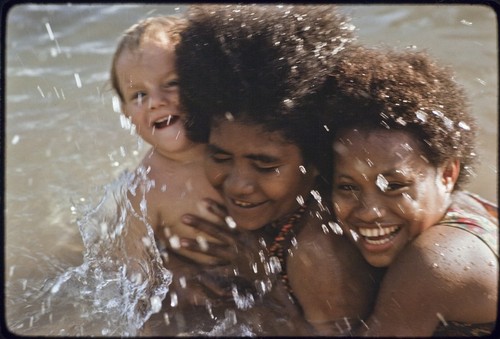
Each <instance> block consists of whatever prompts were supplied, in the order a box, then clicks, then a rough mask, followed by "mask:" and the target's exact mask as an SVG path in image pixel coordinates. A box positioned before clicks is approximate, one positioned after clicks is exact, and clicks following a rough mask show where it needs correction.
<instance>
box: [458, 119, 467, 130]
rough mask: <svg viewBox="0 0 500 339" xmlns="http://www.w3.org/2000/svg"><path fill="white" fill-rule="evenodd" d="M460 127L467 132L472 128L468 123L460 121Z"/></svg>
mask: <svg viewBox="0 0 500 339" xmlns="http://www.w3.org/2000/svg"><path fill="white" fill-rule="evenodd" d="M458 127H460V128H462V129H464V130H466V131H470V126H469V125H468V124H467V123H465V122H463V121H460V122H459V123H458Z"/></svg>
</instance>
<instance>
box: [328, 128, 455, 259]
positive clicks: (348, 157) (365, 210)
mask: <svg viewBox="0 0 500 339" xmlns="http://www.w3.org/2000/svg"><path fill="white" fill-rule="evenodd" d="M333 147H334V154H335V162H334V177H333V182H334V185H333V186H334V189H333V193H332V199H333V203H334V208H335V212H336V215H337V217H338V219H339V221H340V222H341V225H342V226H343V227H344V228H346V229H347V230H348V233H349V235H350V236H351V239H352V240H353V241H354V242H355V243H356V246H357V247H358V248H359V250H360V251H361V252H362V254H363V256H364V257H365V259H366V260H367V261H368V262H369V263H370V264H372V265H374V266H377V267H384V266H388V265H389V264H390V263H391V262H393V261H394V259H395V258H396V257H397V255H398V254H399V253H400V252H401V251H402V250H403V248H404V247H405V246H406V245H407V244H408V242H410V241H411V240H412V239H414V238H415V237H416V236H417V235H419V234H420V233H422V232H423V231H424V230H425V229H427V228H429V227H430V226H432V225H434V224H435V223H437V222H438V221H439V220H440V219H441V218H442V216H443V215H444V213H445V211H446V209H447V208H448V206H449V205H450V203H451V198H450V195H451V190H452V188H453V183H454V180H453V179H452V177H453V173H455V174H456V175H458V168H457V166H458V165H457V164H452V165H450V166H451V167H450V166H441V167H438V168H436V167H435V166H433V165H431V164H430V163H429V162H428V161H427V159H426V158H425V155H424V153H423V151H422V148H421V145H420V144H419V143H418V142H416V141H415V140H414V138H413V136H412V135H410V134H409V133H407V132H403V131H390V130H376V131H370V132H366V131H363V130H354V129H350V130H345V131H343V132H342V133H341V134H340V135H339V138H338V139H337V141H336V142H335V143H334V146H333ZM455 180H456V179H455Z"/></svg>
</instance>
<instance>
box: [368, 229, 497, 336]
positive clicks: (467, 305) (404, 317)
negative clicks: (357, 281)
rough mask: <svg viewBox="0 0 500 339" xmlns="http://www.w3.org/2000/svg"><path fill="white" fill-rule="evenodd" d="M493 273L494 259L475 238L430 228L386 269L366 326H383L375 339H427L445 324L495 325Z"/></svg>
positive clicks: (494, 278)
mask: <svg viewBox="0 0 500 339" xmlns="http://www.w3.org/2000/svg"><path fill="white" fill-rule="evenodd" d="M497 271H498V260H497V258H496V257H495V255H494V254H493V252H492V251H491V250H490V249H489V248H488V246H486V244H484V243H483V242H482V241H481V240H480V239H479V238H477V237H476V236H474V235H472V234H470V233H468V232H466V231H463V230H460V229H456V228H452V227H447V226H433V227H431V228H429V229H428V230H426V231H425V232H423V233H422V234H421V235H420V236H418V237H417V238H416V239H415V240H414V241H412V242H411V243H410V244H408V246H407V247H406V248H405V250H404V251H403V252H402V253H401V254H400V255H399V256H398V258H397V259H396V261H394V262H393V263H392V264H391V266H390V267H389V269H388V271H387V273H386V275H385V277H384V279H383V282H382V284H381V288H380V292H379V296H378V300H377V304H376V308H375V312H374V314H373V315H372V317H371V319H370V320H371V324H370V325H373V326H374V328H376V327H377V325H376V323H374V321H376V322H378V323H380V324H381V331H382V332H381V333H377V334H379V335H395V334H397V335H430V334H432V332H433V330H434V329H435V327H436V326H437V324H438V323H439V322H443V321H458V322H465V323H483V322H490V321H494V320H495V319H496V304H497ZM384 331H386V332H384ZM391 331H395V332H391ZM398 331H410V332H398ZM374 334H375V333H374Z"/></svg>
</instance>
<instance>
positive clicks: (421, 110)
mask: <svg viewBox="0 0 500 339" xmlns="http://www.w3.org/2000/svg"><path fill="white" fill-rule="evenodd" d="M343 53H344V57H343V58H341V59H338V60H337V61H336V62H335V63H334V64H333V66H332V68H331V77H330V79H329V80H328V81H327V83H326V85H325V90H326V91H327V92H328V93H329V94H328V96H329V99H328V104H327V106H326V109H325V112H327V118H328V119H329V124H328V125H329V126H330V129H331V131H332V132H333V133H332V135H333V136H334V135H335V134H336V133H337V132H338V131H339V130H341V129H345V128H348V127H357V128H367V129H373V128H385V129H397V130H404V131H409V132H410V133H412V134H413V135H414V136H415V138H416V140H417V141H420V143H421V145H422V147H423V150H424V152H425V154H426V157H427V159H428V160H429V162H430V163H431V164H432V165H433V166H439V165H442V164H444V163H445V162H446V161H447V160H449V159H453V158H456V159H459V160H460V167H461V168H460V170H461V171H460V175H459V177H458V180H457V183H456V185H455V189H460V188H461V187H462V185H463V184H465V183H466V182H467V181H468V180H469V179H470V177H471V176H472V174H473V167H474V163H475V161H476V152H475V143H476V133H477V131H476V129H477V125H476V122H475V119H474V117H473V116H472V114H471V113H470V111H469V107H468V102H467V98H466V95H465V92H464V89H463V88H462V87H461V86H460V85H459V84H457V83H456V82H455V80H454V76H453V72H452V70H451V69H450V68H449V67H443V66H440V65H438V64H437V62H436V61H435V60H433V59H432V58H431V57H430V56H429V54H428V53H426V52H423V51H410V50H405V51H395V50H390V49H387V50H378V49H369V48H364V47H361V46H359V45H358V46H355V45H351V46H350V47H349V48H348V49H346V50H345V51H344V52H343Z"/></svg>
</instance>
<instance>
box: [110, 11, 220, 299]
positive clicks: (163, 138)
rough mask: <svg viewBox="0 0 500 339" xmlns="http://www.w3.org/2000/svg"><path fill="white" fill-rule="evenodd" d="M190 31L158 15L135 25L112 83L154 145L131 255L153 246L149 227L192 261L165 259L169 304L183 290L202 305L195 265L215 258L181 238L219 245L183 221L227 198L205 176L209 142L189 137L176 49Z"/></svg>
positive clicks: (132, 225) (137, 196)
mask: <svg viewBox="0 0 500 339" xmlns="http://www.w3.org/2000/svg"><path fill="white" fill-rule="evenodd" d="M184 26H185V21H184V20H183V19H181V18H176V17H151V18H148V19H145V20H142V21H140V22H138V23H137V24H134V25H133V26H131V27H130V28H129V29H128V30H126V31H125V32H124V34H123V36H122V37H121V39H120V41H119V43H118V46H117V49H116V51H115V54H114V56H113V60H112V66H111V83H112V87H113V89H114V90H115V91H116V93H117V95H118V97H119V100H120V104H121V110H122V112H123V114H124V115H125V116H126V117H127V118H129V119H130V121H131V123H132V124H133V126H135V129H136V131H137V133H138V134H139V136H140V137H141V138H142V139H143V140H144V141H146V142H147V143H148V144H150V145H151V148H150V150H149V151H148V152H147V154H146V156H145V157H144V159H143V160H142V161H141V163H140V165H139V166H138V167H137V169H136V170H135V172H134V173H133V179H132V181H131V183H132V184H131V185H130V186H129V188H128V190H127V197H128V201H129V203H130V205H129V206H130V207H131V208H129V210H128V211H127V212H126V213H127V223H128V224H127V234H126V239H127V240H126V244H127V245H126V246H127V248H128V253H129V255H130V254H132V255H133V253H139V252H138V251H143V249H144V245H149V244H148V243H147V241H146V242H141V239H147V237H145V235H146V232H147V227H146V224H149V225H150V226H151V229H152V230H153V233H154V238H155V240H156V242H157V245H158V248H159V249H160V251H162V249H165V247H169V248H173V249H176V250H177V251H178V252H179V253H180V254H183V255H184V257H185V259H183V260H177V258H176V257H175V254H173V253H172V252H171V251H169V255H167V254H166V252H165V251H163V253H162V254H163V259H164V263H165V266H166V268H167V269H169V270H170V271H171V273H172V274H173V276H172V279H173V281H172V284H171V285H170V287H169V291H170V292H169V297H170V299H174V301H175V303H182V300H181V299H182V297H181V296H180V295H179V294H180V293H181V292H183V291H184V292H186V293H185V294H184V296H185V297H186V298H188V299H187V301H188V303H191V304H193V303H194V304H203V302H204V299H203V294H201V292H199V293H198V292H197V291H198V290H197V289H196V284H197V274H198V273H199V272H198V271H197V268H196V267H195V266H192V265H191V264H190V261H189V260H190V259H196V261H197V262H202V263H206V264H210V263H211V260H212V258H211V257H209V256H207V255H204V254H202V253H200V254H194V253H192V252H189V251H184V250H183V249H182V248H180V247H179V245H178V242H179V241H178V239H179V238H180V237H186V238H189V239H193V240H196V241H198V242H199V243H200V244H202V245H203V244H205V242H206V241H213V242H216V240H213V239H210V237H207V236H204V235H203V234H202V233H200V232H198V231H196V230H193V228H191V227H187V226H186V225H184V224H183V223H182V222H181V215H183V214H185V213H194V214H196V215H204V216H205V217H207V218H212V220H213V218H214V217H213V216H212V217H211V215H212V214H207V213H204V207H203V203H202V202H201V199H202V198H206V197H211V198H212V199H215V200H217V201H220V199H219V197H218V194H217V193H216V191H215V190H214V189H213V188H212V186H211V185H210V184H209V182H208V181H207V179H206V177H205V174H204V169H203V166H202V163H203V160H204V153H205V144H203V143H198V142H195V141H193V140H192V139H190V137H189V135H188V133H187V130H186V124H188V122H187V119H186V115H185V114H184V112H182V110H181V108H180V106H179V83H178V77H177V72H176V68H175V60H176V58H175V47H176V45H177V43H178V42H179V39H180V37H179V33H180V31H181V30H182V29H183V28H184ZM186 258H187V260H186ZM186 285H187V286H188V287H189V288H190V289H189V292H187V291H188V289H186ZM167 301H168V302H169V303H170V302H174V301H172V300H167Z"/></svg>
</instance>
